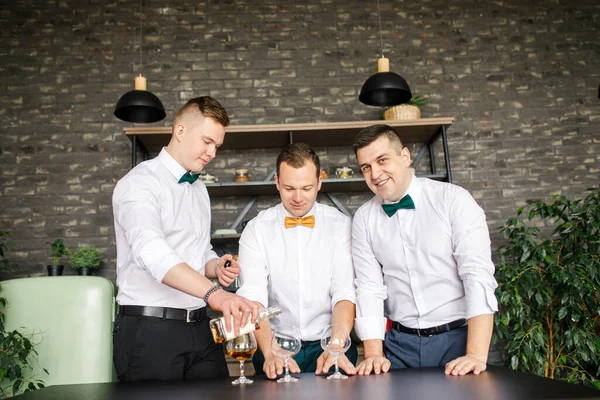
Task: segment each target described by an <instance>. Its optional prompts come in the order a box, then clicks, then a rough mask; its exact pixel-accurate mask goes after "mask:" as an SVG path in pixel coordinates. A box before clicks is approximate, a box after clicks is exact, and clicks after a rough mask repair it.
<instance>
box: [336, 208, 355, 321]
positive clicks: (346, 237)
mask: <svg viewBox="0 0 600 400" xmlns="http://www.w3.org/2000/svg"><path fill="white" fill-rule="evenodd" d="M351 242H352V225H351V221H350V218H348V217H346V216H345V215H344V216H340V220H339V222H338V224H337V229H336V235H335V248H334V249H333V260H334V270H333V277H332V280H331V308H332V309H333V307H335V305H336V304H337V303H338V302H340V301H342V300H348V301H350V302H351V303H354V304H356V290H355V288H354V268H353V266H352V247H351Z"/></svg>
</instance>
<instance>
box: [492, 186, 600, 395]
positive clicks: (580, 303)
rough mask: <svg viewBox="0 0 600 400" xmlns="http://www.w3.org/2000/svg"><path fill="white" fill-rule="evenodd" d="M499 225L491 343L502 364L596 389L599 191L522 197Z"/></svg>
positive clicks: (599, 304) (598, 365)
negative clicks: (505, 359)
mask: <svg viewBox="0 0 600 400" xmlns="http://www.w3.org/2000/svg"><path fill="white" fill-rule="evenodd" d="M523 216H524V217H525V218H524V217H523ZM540 222H544V223H546V224H547V225H550V226H549V227H548V228H547V231H548V233H547V234H543V233H542V231H545V230H546V229H542V230H540V229H539V228H537V227H535V226H532V225H533V224H534V223H537V225H540ZM500 229H501V231H502V232H503V234H504V236H505V237H506V239H508V244H507V245H505V246H503V247H502V248H501V249H500V256H501V265H500V266H499V267H498V268H497V272H496V279H497V280H498V284H499V287H498V297H499V302H500V305H501V309H500V311H501V312H500V313H499V315H498V317H497V318H496V330H495V340H497V339H501V340H503V341H504V342H505V343H506V347H505V348H506V351H507V353H508V356H509V357H510V367H511V368H513V369H516V370H521V371H525V372H529V373H533V374H537V375H540V376H545V377H548V378H554V379H561V380H566V381H569V382H573V383H583V384H586V385H593V386H595V387H596V388H598V389H600V380H599V374H600V361H599V356H598V355H599V354H600V336H599V335H598V332H597V330H598V328H599V327H600V319H599V317H598V316H599V315H600V188H594V189H588V191H587V195H586V196H585V197H584V198H583V199H578V200H575V201H570V200H568V199H567V198H566V197H564V196H554V197H553V198H552V202H550V203H544V202H541V201H529V202H527V205H526V206H524V207H522V208H519V209H518V211H517V217H516V218H510V219H508V221H507V222H506V223H505V224H504V226H502V227H500Z"/></svg>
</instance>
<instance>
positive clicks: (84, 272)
mask: <svg viewBox="0 0 600 400" xmlns="http://www.w3.org/2000/svg"><path fill="white" fill-rule="evenodd" d="M93 272H94V268H89V267H83V268H77V275H82V276H88V275H93Z"/></svg>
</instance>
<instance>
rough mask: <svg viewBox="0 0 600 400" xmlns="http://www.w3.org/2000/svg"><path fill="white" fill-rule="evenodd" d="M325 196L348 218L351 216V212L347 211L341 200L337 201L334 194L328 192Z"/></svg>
mask: <svg viewBox="0 0 600 400" xmlns="http://www.w3.org/2000/svg"><path fill="white" fill-rule="evenodd" d="M325 196H327V197H328V198H329V200H331V202H332V203H333V204H334V205H335V206H336V208H337V209H338V210H340V211H341V212H342V213H343V214H344V215H347V216H349V217H350V218H352V214H350V211H348V209H347V208H346V207H344V205H343V204H342V202H341V201H339V200H338V198H337V197H335V196H334V195H332V194H330V193H325Z"/></svg>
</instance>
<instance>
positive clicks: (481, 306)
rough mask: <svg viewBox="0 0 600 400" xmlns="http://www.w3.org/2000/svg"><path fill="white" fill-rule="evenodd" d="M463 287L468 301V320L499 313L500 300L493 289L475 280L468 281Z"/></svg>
mask: <svg viewBox="0 0 600 400" xmlns="http://www.w3.org/2000/svg"><path fill="white" fill-rule="evenodd" d="M463 285H464V288H465V298H466V300H467V319H470V318H472V317H476V316H478V315H484V314H493V313H495V312H496V311H498V300H497V299H496V295H495V294H494V288H493V287H489V286H486V285H484V284H483V283H481V282H478V281H473V280H466V281H464V282H463Z"/></svg>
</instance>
